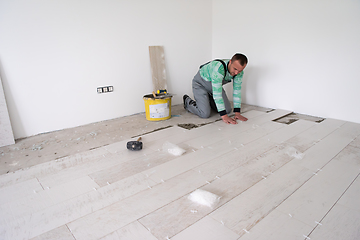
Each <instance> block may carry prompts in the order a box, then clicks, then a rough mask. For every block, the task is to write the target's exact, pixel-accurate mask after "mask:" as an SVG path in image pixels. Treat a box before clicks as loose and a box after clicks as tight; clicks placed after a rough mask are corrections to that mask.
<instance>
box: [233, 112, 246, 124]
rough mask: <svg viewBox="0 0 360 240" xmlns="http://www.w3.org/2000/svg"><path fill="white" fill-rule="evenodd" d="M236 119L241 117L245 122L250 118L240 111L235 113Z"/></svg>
mask: <svg viewBox="0 0 360 240" xmlns="http://www.w3.org/2000/svg"><path fill="white" fill-rule="evenodd" d="M236 119H239V120H240V121H243V122H245V121H247V120H248V119H247V118H246V117H244V116H242V115H241V114H240V113H239V112H236V113H235V117H234V120H235V121H236Z"/></svg>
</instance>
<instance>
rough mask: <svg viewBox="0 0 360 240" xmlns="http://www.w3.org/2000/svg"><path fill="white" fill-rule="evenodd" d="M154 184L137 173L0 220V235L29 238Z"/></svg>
mask: <svg viewBox="0 0 360 240" xmlns="http://www.w3.org/2000/svg"><path fill="white" fill-rule="evenodd" d="M154 184H155V183H154V182H152V181H151V180H150V179H148V178H146V177H145V176H144V175H143V174H137V175H133V176H131V177H129V178H126V179H123V180H121V181H118V182H116V183H112V184H110V185H108V186H105V187H102V188H100V189H97V190H96V191H95V190H94V191H92V192H89V193H86V194H83V195H80V196H78V197H75V198H72V199H69V200H67V201H65V202H62V203H59V204H56V205H53V206H50V207H48V208H46V209H43V210H40V211H38V212H35V213H31V214H26V215H23V216H21V217H20V218H13V219H8V220H6V221H2V222H0V226H2V227H3V228H4V229H6V231H0V239H4V240H7V239H9V240H13V239H29V238H32V237H35V236H38V235H41V234H43V233H45V232H48V231H51V230H52V229H55V228H57V227H60V226H62V225H64V224H66V223H69V222H72V221H74V220H76V219H79V218H81V217H83V216H86V215H88V214H91V213H93V212H95V211H97V210H99V209H102V208H105V207H108V206H110V205H112V204H114V203H116V202H118V201H120V200H122V199H125V198H127V197H129V196H132V195H134V194H137V193H139V192H141V191H144V190H146V189H149V187H152V186H154Z"/></svg>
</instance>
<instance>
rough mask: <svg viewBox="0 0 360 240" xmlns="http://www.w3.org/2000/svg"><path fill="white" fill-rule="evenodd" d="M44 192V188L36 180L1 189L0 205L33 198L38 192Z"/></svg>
mask: <svg viewBox="0 0 360 240" xmlns="http://www.w3.org/2000/svg"><path fill="white" fill-rule="evenodd" d="M43 190H44V189H43V187H42V186H41V184H40V183H39V181H38V180H37V179H36V178H33V179H29V180H27V181H24V182H20V183H17V184H14V185H11V186H7V187H3V188H0V196H1V198H0V205H3V204H5V203H9V202H12V201H14V200H16V199H19V198H24V197H26V196H31V195H33V194H36V192H40V191H43Z"/></svg>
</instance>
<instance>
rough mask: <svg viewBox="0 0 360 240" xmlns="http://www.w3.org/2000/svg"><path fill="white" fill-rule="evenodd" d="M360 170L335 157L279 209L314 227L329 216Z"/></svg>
mask: <svg viewBox="0 0 360 240" xmlns="http://www.w3.org/2000/svg"><path fill="white" fill-rule="evenodd" d="M359 172H360V171H359V169H354V168H353V166H351V165H348V164H345V163H342V162H340V161H337V160H332V161H330V163H329V164H327V165H326V166H325V167H324V168H323V169H322V171H319V172H317V173H316V175H314V177H312V178H311V179H310V180H309V181H308V182H306V183H305V184H304V185H303V186H302V187H301V188H300V189H298V190H297V191H296V192H295V193H294V194H292V195H291V196H290V197H289V198H288V199H286V200H285V201H284V202H283V203H282V204H281V205H280V206H278V207H277V209H278V210H279V211H281V212H283V213H286V214H289V213H290V214H291V215H292V216H293V217H294V218H296V219H298V220H300V221H302V222H304V223H306V224H308V225H310V226H312V225H314V224H315V222H316V221H317V222H319V221H320V220H321V219H322V218H323V217H324V216H325V214H326V213H327V212H328V211H329V210H330V209H331V207H332V206H333V205H334V204H335V203H336V201H337V200H338V199H339V198H340V196H341V195H342V194H343V193H344V192H345V191H346V189H347V188H348V187H349V186H350V184H351V183H352V182H353V180H354V179H355V178H356V177H357V175H358V174H359Z"/></svg>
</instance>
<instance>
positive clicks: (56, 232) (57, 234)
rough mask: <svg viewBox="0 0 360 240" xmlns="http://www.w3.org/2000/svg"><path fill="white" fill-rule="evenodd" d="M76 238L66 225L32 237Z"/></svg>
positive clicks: (47, 238)
mask: <svg viewBox="0 0 360 240" xmlns="http://www.w3.org/2000/svg"><path fill="white" fill-rule="evenodd" d="M50 239H51V240H76V239H75V238H74V236H73V235H72V234H71V232H70V231H69V229H68V228H67V227H66V226H65V225H64V226H61V227H58V228H55V229H53V230H51V231H49V232H46V233H44V234H41V235H39V236H37V237H34V238H31V239H30V240H50Z"/></svg>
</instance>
